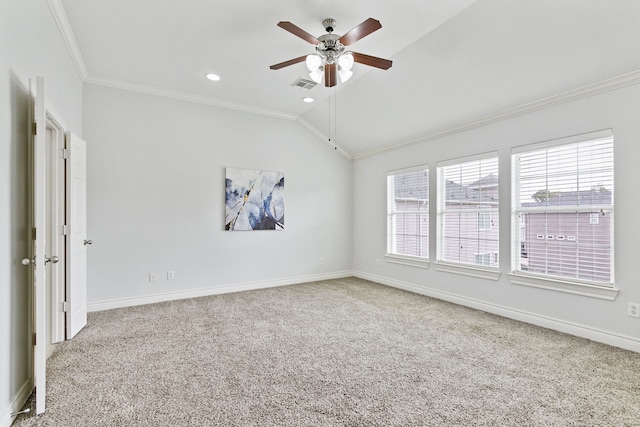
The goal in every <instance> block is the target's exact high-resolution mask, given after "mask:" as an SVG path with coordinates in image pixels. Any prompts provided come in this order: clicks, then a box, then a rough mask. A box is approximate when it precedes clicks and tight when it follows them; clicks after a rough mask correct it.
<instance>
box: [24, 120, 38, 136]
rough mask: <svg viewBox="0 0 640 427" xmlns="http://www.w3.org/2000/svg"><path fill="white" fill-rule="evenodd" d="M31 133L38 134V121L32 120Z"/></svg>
mask: <svg viewBox="0 0 640 427" xmlns="http://www.w3.org/2000/svg"><path fill="white" fill-rule="evenodd" d="M23 129H24V128H23ZM33 134H34V135H37V134H38V123H36V122H33Z"/></svg>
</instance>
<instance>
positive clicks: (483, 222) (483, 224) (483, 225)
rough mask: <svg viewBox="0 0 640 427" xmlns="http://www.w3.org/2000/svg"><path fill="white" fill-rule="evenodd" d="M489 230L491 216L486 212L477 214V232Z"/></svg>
mask: <svg viewBox="0 0 640 427" xmlns="http://www.w3.org/2000/svg"><path fill="white" fill-rule="evenodd" d="M490 229H491V214H490V213H488V212H478V230H490Z"/></svg>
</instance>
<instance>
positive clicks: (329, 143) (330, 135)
mask: <svg viewBox="0 0 640 427" xmlns="http://www.w3.org/2000/svg"><path fill="white" fill-rule="evenodd" d="M328 133H329V144H331V88H329V132H328Z"/></svg>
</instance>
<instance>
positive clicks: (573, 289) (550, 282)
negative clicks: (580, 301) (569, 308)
mask: <svg viewBox="0 0 640 427" xmlns="http://www.w3.org/2000/svg"><path fill="white" fill-rule="evenodd" d="M509 281H510V282H511V284H513V285H523V286H533V287H535V288H542V289H550V290H552V291H559V292H567V293H570V294H576V295H583V296H586V297H591V298H600V299H605V300H609V301H613V300H615V299H616V297H617V296H618V292H620V290H619V289H616V288H613V287H611V288H609V287H605V286H596V285H591V284H587V283H581V282H573V281H569V280H562V279H553V278H549V277H536V276H531V275H528V274H521V273H517V272H514V273H509Z"/></svg>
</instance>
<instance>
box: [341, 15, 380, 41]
mask: <svg viewBox="0 0 640 427" xmlns="http://www.w3.org/2000/svg"><path fill="white" fill-rule="evenodd" d="M380 28H382V25H381V24H380V21H378V20H376V19H373V18H369V19H367V20H366V21H364V22H363V23H362V24H360V25H358V26H356V27H355V28H354V29H352V30H351V31H349V32H347V33H345V34H344V35H343V36H342V37H340V38H339V39H338V40H339V41H340V43H342V44H343V45H345V46H349V45H350V44H351V43H354V42H357V41H358V40H360V39H361V38H363V37H364V36H368V35H369V34H371V33H373V32H374V31H377V30H379V29H380Z"/></svg>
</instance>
